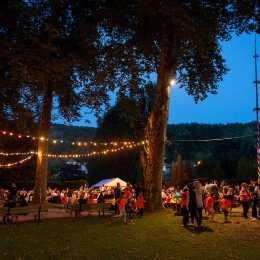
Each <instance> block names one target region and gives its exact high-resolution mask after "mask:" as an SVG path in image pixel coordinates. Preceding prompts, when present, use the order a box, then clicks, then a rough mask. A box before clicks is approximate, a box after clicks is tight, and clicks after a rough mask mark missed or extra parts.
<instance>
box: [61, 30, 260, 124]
mask: <svg viewBox="0 0 260 260" xmlns="http://www.w3.org/2000/svg"><path fill="white" fill-rule="evenodd" d="M254 39H255V35H254V34H251V35H247V34H244V35H242V36H240V37H237V36H234V37H233V39H232V40H230V41H229V42H224V43H223V45H222V46H223V51H222V54H223V57H224V59H226V65H227V66H228V68H229V71H228V73H227V74H226V75H225V76H224V80H223V81H222V82H220V83H219V88H218V93H217V94H216V95H209V96H208V98H207V99H206V100H204V101H202V102H201V101H200V102H199V103H197V104H196V103H195V102H194V98H193V97H192V96H188V94H187V93H186V92H185V91H184V90H182V89H179V88H178V84H177V85H176V86H174V87H172V88H171V97H170V108H169V121H168V123H169V124H178V123H191V122H193V123H212V124H213V123H214V124H215V123H223V124H226V123H236V122H241V123H245V122H251V121H254V120H255V117H256V116H255V112H254V111H253V109H254V108H255V102H256V101H255V100H256V96H255V85H254V84H253V81H254V80H255V72H254V58H253V55H254V41H255V40H254ZM259 41H260V38H259V35H258V36H257V53H258V54H259ZM259 62H260V61H259V59H258V67H260V63H259ZM258 78H259V77H258ZM155 80H156V79H154V81H155ZM84 117H86V115H85V116H84ZM84 117H83V118H82V120H81V121H80V122H77V123H76V122H74V123H72V125H76V126H94V127H96V126H97V124H96V119H95V117H94V116H92V115H87V118H88V119H89V120H90V121H91V123H90V124H86V123H85V122H84V120H85V119H84ZM56 122H57V121H56ZM59 122H60V121H59Z"/></svg>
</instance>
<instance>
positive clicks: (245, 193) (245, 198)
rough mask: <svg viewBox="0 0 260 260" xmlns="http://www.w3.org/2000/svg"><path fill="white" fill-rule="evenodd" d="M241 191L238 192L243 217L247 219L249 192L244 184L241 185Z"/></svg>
mask: <svg viewBox="0 0 260 260" xmlns="http://www.w3.org/2000/svg"><path fill="white" fill-rule="evenodd" d="M241 187H242V188H241V190H240V202H241V204H242V207H243V217H244V218H248V216H247V213H248V210H249V202H250V192H249V190H248V189H247V184H246V183H245V182H244V183H242V184H241Z"/></svg>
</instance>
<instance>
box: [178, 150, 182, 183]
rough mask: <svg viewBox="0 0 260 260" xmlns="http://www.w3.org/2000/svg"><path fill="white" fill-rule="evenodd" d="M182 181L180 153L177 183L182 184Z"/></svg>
mask: <svg viewBox="0 0 260 260" xmlns="http://www.w3.org/2000/svg"><path fill="white" fill-rule="evenodd" d="M181 179H182V156H181V154H180V153H179V155H178V158H177V183H180V181H181Z"/></svg>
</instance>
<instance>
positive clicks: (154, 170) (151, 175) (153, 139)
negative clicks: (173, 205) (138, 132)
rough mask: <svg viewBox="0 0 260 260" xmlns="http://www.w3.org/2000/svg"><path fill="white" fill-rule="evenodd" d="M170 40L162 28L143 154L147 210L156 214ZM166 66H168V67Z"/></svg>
mask: <svg viewBox="0 0 260 260" xmlns="http://www.w3.org/2000/svg"><path fill="white" fill-rule="evenodd" d="M172 41H173V38H172V37H171V36H170V35H169V34H168V33H167V31H166V28H165V27H164V34H163V37H162V43H161V51H160V60H159V66H158V78H157V88H156V92H155V97H154V103H153V108H152V111H151V114H150V116H149V120H148V127H147V140H148V143H147V144H146V151H147V158H146V159H147V161H146V170H145V171H144V186H145V187H144V188H145V200H146V210H147V211H150V212H154V211H158V210H161V209H162V208H163V206H162V198H161V191H162V174H163V162H164V147H165V141H166V129H167V122H168V106H169V97H170V81H171V79H172V77H173V75H174V72H175V66H174V65H173V63H172V49H173V43H172ZM169 64H170V65H171V66H170V67H169Z"/></svg>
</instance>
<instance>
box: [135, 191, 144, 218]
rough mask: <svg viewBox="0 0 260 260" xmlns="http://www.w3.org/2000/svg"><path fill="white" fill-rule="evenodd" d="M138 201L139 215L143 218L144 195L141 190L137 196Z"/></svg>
mask: <svg viewBox="0 0 260 260" xmlns="http://www.w3.org/2000/svg"><path fill="white" fill-rule="evenodd" d="M136 202H137V215H139V216H140V218H141V217H142V216H143V213H144V197H143V193H142V192H141V191H140V192H139V195H138V196H137V198H136Z"/></svg>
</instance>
